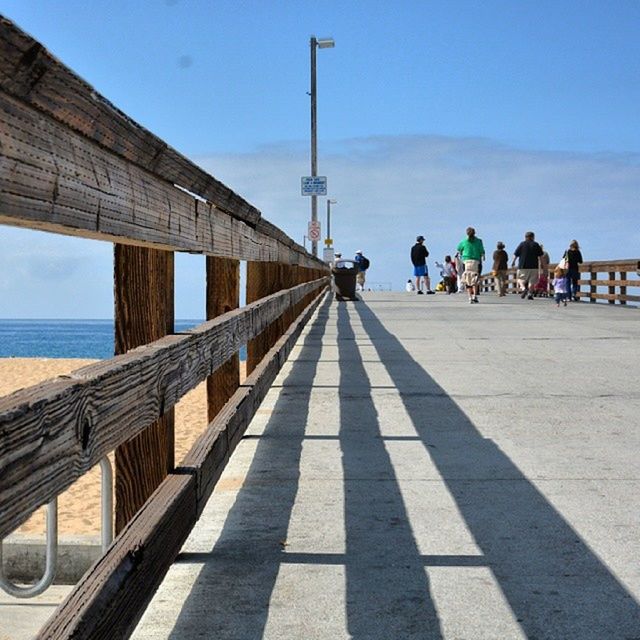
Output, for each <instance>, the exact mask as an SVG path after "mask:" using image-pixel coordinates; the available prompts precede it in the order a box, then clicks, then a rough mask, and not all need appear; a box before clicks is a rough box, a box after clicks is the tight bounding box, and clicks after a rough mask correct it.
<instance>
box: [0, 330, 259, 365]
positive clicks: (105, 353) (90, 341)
mask: <svg viewBox="0 0 640 640" xmlns="http://www.w3.org/2000/svg"><path fill="white" fill-rule="evenodd" d="M202 322H204V321H203V320H176V321H175V331H176V332H180V331H184V330H186V329H190V328H192V327H195V326H197V325H199V324H201V323H202ZM113 350H114V326H113V320H0V358H12V357H13V358H91V359H98V360H105V359H107V358H111V357H113ZM240 358H241V359H242V360H244V359H246V350H245V349H244V348H242V349H241V350H240Z"/></svg>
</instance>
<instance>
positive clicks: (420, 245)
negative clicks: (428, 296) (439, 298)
mask: <svg viewBox="0 0 640 640" xmlns="http://www.w3.org/2000/svg"><path fill="white" fill-rule="evenodd" d="M428 257H429V250H428V249H427V247H425V245H424V236H418V237H417V238H416V243H415V244H414V245H413V247H411V263H412V264H413V275H414V276H415V278H416V291H417V292H418V294H420V295H422V294H423V293H424V291H422V286H421V283H422V280H424V286H425V287H426V289H427V293H434V292H433V291H431V281H430V280H429V268H428V267H427V258H428Z"/></svg>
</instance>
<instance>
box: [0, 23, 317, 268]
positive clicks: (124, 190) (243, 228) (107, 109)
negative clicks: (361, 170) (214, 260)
mask: <svg viewBox="0 0 640 640" xmlns="http://www.w3.org/2000/svg"><path fill="white" fill-rule="evenodd" d="M0 161H2V162H0V223H4V224H11V225H14V226H23V227H28V228H32V229H42V230H46V231H53V232H56V233H65V234H68V235H76V236H81V237H87V238H97V239H102V240H109V241H113V242H121V243H125V244H136V245H140V246H150V247H155V248H159V249H166V250H171V251H188V252H194V253H206V254H207V255H214V256H220V257H232V258H235V259H239V260H258V261H277V262H284V263H287V264H299V265H302V266H307V267H312V268H316V267H324V268H326V265H324V263H323V262H322V261H321V260H319V259H318V258H315V257H313V256H311V255H310V254H308V253H307V252H306V250H305V249H304V248H303V247H301V246H300V245H299V244H298V243H296V242H295V241H294V240H292V239H291V238H289V237H288V236H287V235H286V234H285V233H284V232H283V231H281V230H280V229H279V228H278V227H276V226H275V225H273V224H271V223H270V222H268V221H267V220H264V219H263V218H262V216H261V213H260V211H258V210H257V209H256V208H255V207H253V206H252V205H251V204H249V203H248V202H246V201H245V200H244V199H243V198H241V197H240V196H239V195H237V194H236V193H234V192H233V191H232V190H231V189H229V188H228V187H226V186H225V185H224V184H222V183H221V182H220V181H218V180H217V179H216V178H214V177H213V176H211V175H209V174H207V173H206V172H205V171H204V170H202V169H201V168H200V167H198V166H197V165H195V164H194V163H193V162H191V161H190V160H188V159H187V158H185V157H184V156H182V155H181V154H179V153H178V152H177V151H175V150H174V149H172V148H170V147H169V146H168V145H167V144H166V143H165V142H164V141H162V140H161V139H160V138H158V137H157V136H155V135H154V134H152V133H150V132H149V131H147V130H146V129H144V128H143V127H142V126H140V125H139V124H137V123H136V122H134V121H133V120H132V119H131V118H129V117H128V116H127V115H126V114H124V113H123V112H122V111H120V110H118V109H117V108H116V107H114V105H112V104H111V103H110V102H109V101H108V100H107V99H106V98H104V97H103V96H101V95H100V94H98V93H97V92H96V91H95V90H94V89H93V87H91V86H90V85H89V84H87V83H86V82H85V81H84V80H82V79H81V78H80V77H79V76H77V75H76V74H75V73H74V72H73V71H71V70H70V69H69V68H68V67H66V66H65V65H63V64H62V63H61V62H60V61H59V60H57V59H56V58H55V57H54V56H53V55H52V54H51V53H49V52H48V51H47V50H46V49H45V48H44V47H43V46H42V45H41V44H40V43H38V42H37V41H36V40H34V39H33V38H31V37H30V36H29V35H27V34H26V33H24V32H23V31H21V30H20V29H19V28H18V27H16V25H15V24H13V23H12V22H11V21H9V20H7V19H6V18H4V17H2V16H0ZM176 186H178V187H179V188H180V189H176V188H175V187H176ZM193 194H195V196H197V198H196V197H194V195H193Z"/></svg>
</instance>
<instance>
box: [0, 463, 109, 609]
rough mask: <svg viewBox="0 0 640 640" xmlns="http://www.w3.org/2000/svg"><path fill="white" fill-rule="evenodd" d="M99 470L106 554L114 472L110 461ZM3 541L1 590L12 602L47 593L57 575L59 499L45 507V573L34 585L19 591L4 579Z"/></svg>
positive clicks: (103, 544)
mask: <svg viewBox="0 0 640 640" xmlns="http://www.w3.org/2000/svg"><path fill="white" fill-rule="evenodd" d="M100 469H101V472H102V474H101V476H102V478H101V493H102V496H101V538H100V540H101V547H102V553H105V552H106V551H107V549H108V548H109V545H110V544H111V542H113V471H112V470H111V463H110V462H109V458H107V457H104V458H102V460H100ZM2 542H3V541H2V540H0V588H1V589H2V590H3V591H5V592H6V593H8V594H9V595H10V596H13V597H15V598H33V597H35V596H38V595H40V594H41V593H43V592H44V591H46V590H47V589H48V588H49V587H50V586H51V584H52V583H53V579H54V578H55V575H56V565H57V563H58V498H57V497H55V498H54V499H53V500H52V501H51V502H50V503H49V504H48V505H47V526H46V552H45V570H44V575H43V576H42V578H41V579H40V580H39V581H38V582H36V583H35V584H32V585H29V586H27V587H19V586H18V585H16V584H13V582H10V581H9V580H7V579H6V578H5V577H4V571H3V566H2Z"/></svg>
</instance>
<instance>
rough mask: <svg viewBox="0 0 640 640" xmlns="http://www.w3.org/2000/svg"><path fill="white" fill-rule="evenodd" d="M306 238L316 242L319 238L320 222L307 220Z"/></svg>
mask: <svg viewBox="0 0 640 640" xmlns="http://www.w3.org/2000/svg"><path fill="white" fill-rule="evenodd" d="M307 238H309V240H311V242H318V241H319V240H320V223H319V222H318V221H317V220H310V221H309V227H308V230H307Z"/></svg>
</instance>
